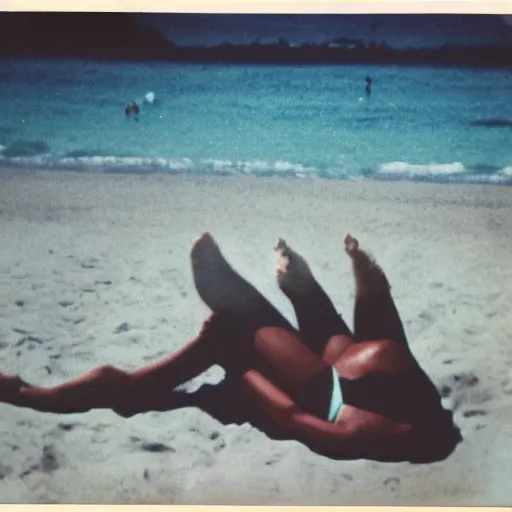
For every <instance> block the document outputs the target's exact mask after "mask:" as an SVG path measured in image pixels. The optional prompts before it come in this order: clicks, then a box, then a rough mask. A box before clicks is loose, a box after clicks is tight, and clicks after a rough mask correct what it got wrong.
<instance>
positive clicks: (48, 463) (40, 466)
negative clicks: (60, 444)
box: [20, 445, 61, 478]
mask: <svg viewBox="0 0 512 512" xmlns="http://www.w3.org/2000/svg"><path fill="white" fill-rule="evenodd" d="M60 467H61V464H60V462H59V457H57V453H56V450H55V446H53V445H45V446H44V447H43V453H42V454H41V457H40V459H39V462H38V463H37V464H32V466H30V467H29V468H28V469H26V470H25V471H23V472H22V473H21V474H20V478H23V477H25V476H28V475H30V474H31V473H33V472H34V471H41V472H43V473H50V474H51V473H54V472H55V471H57V470H58V469H59V468H60Z"/></svg>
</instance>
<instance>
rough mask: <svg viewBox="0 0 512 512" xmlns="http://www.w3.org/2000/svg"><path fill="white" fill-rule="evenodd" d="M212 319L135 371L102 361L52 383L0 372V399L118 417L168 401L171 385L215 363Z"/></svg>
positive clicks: (160, 406)
mask: <svg viewBox="0 0 512 512" xmlns="http://www.w3.org/2000/svg"><path fill="white" fill-rule="evenodd" d="M222 329H223V326H221V328H220V332H219V325H218V322H217V323H216V322H215V319H209V320H207V321H206V322H205V323H204V324H203V329H202V331H201V333H200V334H199V335H198V336H197V337H196V338H195V339H193V340H192V341H190V342H189V343H188V344H187V345H185V346H184V347H183V348H181V349H180V350H178V351H177V352H175V353H174V354H172V355H170V356H169V357H167V358H165V359H162V360H160V361H158V362H156V363H153V364H150V365H148V366H145V367H143V368H141V369H139V370H136V371H134V372H127V371H124V370H121V369H119V368H116V367H114V366H110V365H104V366H101V367H98V368H95V369H94V370H92V371H90V372H88V373H86V374H85V375H82V376H80V377H78V378H76V379H74V380H71V381H69V382H66V383H64V384H61V385H58V386H54V387H37V386H32V385H30V384H28V383H26V382H24V381H22V380H21V379H19V378H18V377H15V376H9V375H6V374H1V373H0V401H2V402H5V403H10V404H12V405H16V406H19V407H28V408H31V409H35V410H38V411H42V412H52V413H60V414H65V413H78V412H86V411H89V410H91V409H112V410H114V411H115V412H117V413H118V414H120V415H122V416H132V415H134V414H137V413H139V412H145V411H148V410H161V409H164V408H165V407H166V406H167V405H169V400H170V399H171V398H172V397H171V392H172V390H173V388H174V387H176V386H178V385H180V384H182V383H184V382H186V381H188V380H190V379H192V378H194V377H196V376H197V375H199V374H201V373H202V372H204V371H205V370H207V369H208V368H209V367H210V366H212V365H213V364H216V363H217V362H218V357H217V356H218V354H219V353H220V351H219V350H218V347H217V339H219V337H220V335H222Z"/></svg>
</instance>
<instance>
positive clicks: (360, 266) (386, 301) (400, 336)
mask: <svg viewBox="0 0 512 512" xmlns="http://www.w3.org/2000/svg"><path fill="white" fill-rule="evenodd" d="M345 250H346V252H347V254H348V255H349V256H350V257H351V259H352V266H353V271H354V277H355V282H356V303H355V308H354V335H355V338H356V341H367V340H378V339H388V340H391V341H394V342H396V343H401V344H403V345H405V346H407V338H406V335H405V331H404V328H403V325H402V321H401V320H400V316H399V314H398V310H397V308H396V306H395V303H394V301H393V298H392V296H391V287H390V285H389V283H388V280H387V278H386V276H385V274H384V272H383V271H382V269H381V268H380V266H379V265H378V264H377V263H376V262H375V260H373V259H372V258H371V257H370V256H369V255H368V254H367V253H366V252H365V251H363V250H362V249H360V248H359V242H358V241H357V239H355V238H353V237H352V236H351V235H347V236H346V237H345Z"/></svg>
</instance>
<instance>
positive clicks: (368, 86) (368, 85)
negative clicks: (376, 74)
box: [364, 76, 372, 96]
mask: <svg viewBox="0 0 512 512" xmlns="http://www.w3.org/2000/svg"><path fill="white" fill-rule="evenodd" d="M364 81H365V82H366V86H365V88H364V89H365V91H366V96H370V94H371V93H372V78H371V77H370V76H367V77H366V78H365V79H364Z"/></svg>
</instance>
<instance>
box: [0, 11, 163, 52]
mask: <svg viewBox="0 0 512 512" xmlns="http://www.w3.org/2000/svg"><path fill="white" fill-rule="evenodd" d="M171 46H172V44H171V43H170V42H169V40H168V39H166V38H165V37H164V36H163V35H162V34H160V33H159V32H158V31H156V30H155V29H152V28H150V27H147V26H145V25H141V24H140V23H137V21H136V19H135V18H134V17H133V16H131V15H128V14H124V13H120V14H119V13H53V12H51V13H46V12H36V13H25V12H2V13H0V56H9V57H72V58H84V59H94V60H96V59H114V60H119V59H122V60H146V59H159V58H164V57H165V55H166V53H167V52H168V50H169V48H170V47H171Z"/></svg>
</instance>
